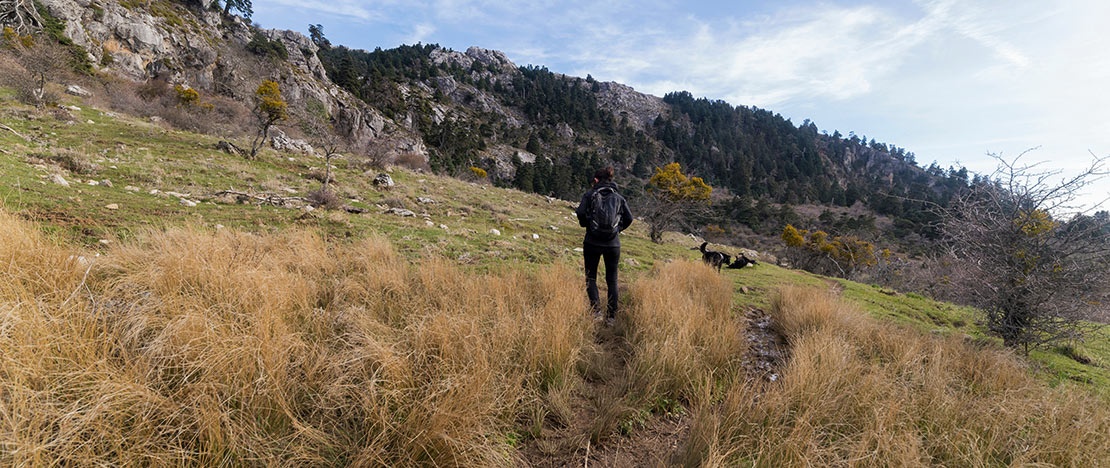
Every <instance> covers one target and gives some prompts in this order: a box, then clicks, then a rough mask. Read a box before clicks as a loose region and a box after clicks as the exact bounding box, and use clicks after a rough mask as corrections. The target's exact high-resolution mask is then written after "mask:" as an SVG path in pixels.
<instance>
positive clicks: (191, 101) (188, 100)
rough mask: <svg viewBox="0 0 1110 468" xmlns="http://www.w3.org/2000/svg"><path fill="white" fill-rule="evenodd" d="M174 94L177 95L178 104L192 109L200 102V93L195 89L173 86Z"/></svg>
mask: <svg viewBox="0 0 1110 468" xmlns="http://www.w3.org/2000/svg"><path fill="white" fill-rule="evenodd" d="M173 91H174V93H176V94H177V102H178V103H179V104H180V105H182V106H185V107H191V106H193V105H195V104H196V103H197V102H199V101H200V93H199V92H197V90H195V89H193V88H189V87H186V86H182V85H179V84H177V85H174V86H173Z"/></svg>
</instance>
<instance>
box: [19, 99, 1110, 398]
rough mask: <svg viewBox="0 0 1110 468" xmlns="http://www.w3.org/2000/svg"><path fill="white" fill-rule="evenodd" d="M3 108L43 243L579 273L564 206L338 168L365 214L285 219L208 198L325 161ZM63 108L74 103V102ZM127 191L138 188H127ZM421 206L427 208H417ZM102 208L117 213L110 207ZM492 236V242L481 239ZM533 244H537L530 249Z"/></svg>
mask: <svg viewBox="0 0 1110 468" xmlns="http://www.w3.org/2000/svg"><path fill="white" fill-rule="evenodd" d="M0 99H2V100H3V104H4V105H3V107H2V110H0V123H2V124H4V125H6V126H8V127H10V128H11V129H12V130H14V131H15V132H18V133H19V134H21V135H23V136H25V137H28V138H29V139H30V141H28V140H26V139H23V138H21V137H19V136H17V135H16V134H15V133H13V132H10V131H7V130H0V200H2V202H3V206H4V209H5V210H7V211H10V212H14V213H17V214H19V215H20V216H22V217H26V218H30V219H32V220H35V221H38V222H39V226H41V228H42V229H44V230H46V231H47V232H49V233H51V234H52V235H54V236H56V237H58V238H60V239H61V240H63V241H65V242H66V243H69V244H72V245H79V246H82V247H83V248H85V249H88V250H90V251H94V250H104V249H105V247H104V244H103V243H102V242H101V240H102V239H104V240H107V241H108V242H109V243H112V242H119V241H123V240H128V239H130V238H133V237H134V236H135V235H136V234H137V233H139V232H142V231H145V230H148V229H152V228H154V229H158V228H163V227H169V226H173V225H180V224H187V225H193V226H201V227H203V228H206V229H215V228H216V227H217V226H218V225H222V226H226V227H231V228H237V229H241V230H245V231H249V232H280V231H283V230H285V229H286V228H288V227H292V226H301V227H309V228H313V229H316V230H318V231H319V232H321V233H322V234H323V235H324V236H325V237H326V238H329V239H333V240H336V241H338V242H341V243H350V244H351V245H354V241H355V240H359V239H365V238H367V237H371V236H375V235H380V236H384V237H386V238H388V239H389V240H390V241H391V242H392V243H393V245H394V248H396V249H397V251H398V252H399V253H400V254H401V255H403V256H404V257H407V258H409V259H416V258H434V257H446V258H448V259H452V260H454V261H456V263H458V264H460V265H462V266H463V268H466V269H471V270H475V271H489V270H496V271H501V270H505V269H507V268H509V269H511V268H518V267H524V268H525V269H532V268H533V267H534V266H536V265H542V264H550V263H559V264H565V265H570V266H572V267H574V268H577V265H578V262H579V258H580V257H579V254H578V253H577V252H575V251H574V248H575V247H578V245H579V242H580V236H581V230H580V228H579V227H578V226H577V223H576V221H575V220H574V217H573V213H572V211H573V208H574V204H573V203H569V202H566V201H560V200H548V199H546V198H544V197H540V196H536V195H531V194H524V193H521V192H518V191H514V190H503V189H497V188H494V187H490V186H488V185H481V184H474V183H469V182H464V181H460V180H457V179H452V178H444V177H438V176H432V175H428V174H420V173H414V172H410V171H407V170H402V169H396V170H393V171H392V176H393V178H394V179H395V181H396V182H397V186H396V187H395V188H393V189H392V190H379V189H376V188H375V187H373V185H372V184H371V183H370V180H371V179H372V178H373V176H374V175H375V174H376V171H366V170H364V169H363V168H361V167H359V165H358V164H357V162H356V161H352V160H340V161H339V162H338V168H337V170H336V179H337V180H338V184H337V189H338V191H339V193H340V194H341V195H342V196H343V197H344V198H345V199H346V200H347V202H348V203H349V204H350V205H353V206H357V207H361V208H366V209H367V210H368V212H367V213H365V214H349V213H346V212H342V211H328V212H324V211H315V212H313V213H310V214H306V213H305V212H304V211H302V210H294V209H289V208H280V207H273V206H256V205H248V204H234V203H221V202H218V201H216V200H214V199H207V196H208V195H211V194H213V193H215V192H217V191H219V190H225V189H232V188H234V189H237V190H241V191H248V192H258V193H262V192H264V193H272V194H277V195H283V196H304V195H305V194H306V193H307V192H308V191H310V190H313V189H316V188H317V187H318V186H319V182H317V181H316V180H313V179H311V178H310V177H309V175H310V174H311V173H313V172H317V171H320V170H321V168H322V165H323V163H322V160H321V159H319V158H315V157H311V156H303V155H290V154H279V153H276V152H269V151H267V152H264V153H263V155H262V157H261V158H260V159H259V160H258V161H245V160H243V159H242V158H239V157H235V156H231V155H227V154H224V153H222V152H220V151H217V150H215V149H214V146H215V143H216V142H217V141H218V140H217V138H214V137H210V136H205V135H196V134H191V133H187V132H179V131H174V130H167V129H165V128H162V127H160V126H158V125H155V124H151V123H149V122H145V121H141V120H136V119H132V118H129V117H126V116H113V115H110V114H106V113H103V112H101V111H98V110H95V109H90V108H84V109H82V110H81V111H76V112H71V115H72V118H71V119H64V118H62V119H59V118H58V117H57V116H56V115H55V114H54V113H51V112H47V113H40V112H37V111H34V110H32V109H29V108H26V107H23V106H20V105H18V104H16V103H15V102H13V101H12V100H11V99H10V94H0ZM67 104H73V105H77V106H83V104H82V103H80V102H78V101H76V100H74V101H73V102H70V103H67ZM90 121H91V122H92V123H89V122H90ZM67 158H68V159H70V160H72V159H75V158H76V159H78V160H80V161H82V162H83V163H85V164H86V165H88V163H91V164H95V168H93V169H89V170H87V171H86V172H85V173H81V174H74V173H73V172H72V171H67V170H63V169H61V168H60V167H59V163H57V162H55V161H58V160H65V159H67ZM89 167H93V166H91V165H90V166H89ZM54 173H59V174H62V175H63V176H64V177H65V178H66V179H67V180H68V181H70V182H71V186H69V187H63V186H60V185H57V184H54V183H52V182H51V181H50V175H51V174H54ZM104 179H108V180H111V181H112V186H111V187H107V186H104V185H97V186H91V185H87V184H85V183H81V181H82V180H84V181H87V180H97V181H100V180H104ZM126 186H134V187H138V188H140V189H141V190H140V191H138V192H133V191H128V190H126V189H125V187H126ZM152 189H157V190H160V191H162V192H167V191H174V192H180V193H187V194H189V195H190V197H189V198H190V199H193V200H200V201H202V203H200V204H199V205H198V206H196V207H186V206H183V205H182V204H181V203H180V202H179V200H178V199H177V198H175V197H168V196H165V195H164V194H163V195H152V194H150V193H149V192H150V191H151V190H152ZM418 197H426V198H430V199H433V200H435V201H436V203H434V204H421V203H419V202H418V201H417V198H418ZM109 204H116V205H118V206H119V209H118V210H110V209H107V208H106V206H108V205H109ZM386 205H390V206H396V205H403V206H405V207H407V208H409V209H411V210H413V211H415V212H417V213H427V215H428V217H427V220H425V218H424V217H422V216H418V217H416V218H411V217H409V218H403V217H399V216H396V215H391V214H385V213H384V211H385V210H384V208H382V207H384V206H386ZM429 221H430V224H429ZM441 225H443V226H446V229H444V228H442V227H441ZM552 227H554V228H555V229H552ZM494 228H496V229H498V230H500V231H501V235H499V236H498V235H494V234H491V233H490V230H491V229H494ZM533 234H538V235H539V239H533V238H532V237H533V236H532V235H533ZM624 239H625V240H624V250H623V256H624V260H625V263H626V264H625V265H624V266H623V271H624V272H625V276H624V278H623V280H624V281H625V282H628V283H631V282H632V281H634V280H635V279H637V278H639V277H641V276H644V275H645V273H646V272H648V271H649V270H650V269H651V268H652V266H653V265H655V264H657V263H658V262H660V261H665V260H668V259H674V258H690V259H694V258H696V257H697V255H696V253H695V252H691V251H690V250H689V247H691V246H693V245H695V244H696V243H695V242H694V241H692V240H690V239H688V238H682V237H679V236H674V237H671V238H669V242H667V243H665V244H664V245H655V244H652V243H650V242H649V241H648V240H647V236H646V231H645V230H644V226H643V225H642V223H637V224H634V225H633V229H632V230H631V231H630V232H629V233H628V235H626V236H625V237H624ZM725 274H726V276H727V277H729V278H730V279H731V280H732V281H733V283H734V289H735V290H737V291H738V292H739V291H742V290H743V289H744V288H746V290H747V292H746V293H742V292H739V293H738V294H736V295H735V297H734V305H735V306H736V307H747V306H754V307H760V308H767V307H768V306H769V305H770V301H771V299H770V297H771V295H770V293H771V292H772V291H774V290H776V289H777V288H779V287H780V286H783V285H787V284H801V285H811V286H815V287H819V288H831V289H835V290H839V291H840V292H841V295H842V297H844V298H846V299H848V300H850V301H851V302H854V303H856V304H857V305H859V306H861V308H863V309H864V310H866V311H868V312H869V313H871V314H872V315H874V316H877V317H881V318H884V319H889V320H893V321H894V322H897V323H900V324H905V325H908V326H910V327H912V328H916V329H919V330H921V331H923V332H930V333H945V334H947V333H961V334H967V335H970V336H972V337H975V338H982V337H983V333H982V330H981V329H980V328H979V327H978V326H977V325H976V323H975V318H974V312H973V311H972V310H968V309H966V308H961V307H955V306H952V305H949V304H943V303H937V302H934V301H931V300H928V299H926V298H923V297H921V296H918V295H915V294H899V293H895V292H892V291H888V290H883V289H881V288H876V287H872V286H869V285H861V284H858V283H853V282H850V281H843V280H832V279H828V278H823V277H819V276H815V275H811V274H808V273H803V272H797V271H792V270H786V269H782V268H779V267H776V266H773V265H766V264H761V265H759V266H757V267H754V268H748V269H744V270H741V271H734V270H732V271H726V273H725ZM1079 353H1080V354H1082V355H1084V356H1087V357H1088V358H1090V359H1091V363H1090V364H1080V363H1078V362H1076V361H1075V360H1073V359H1070V358H1068V357H1066V356H1065V355H1064V354H1063V353H1062V352H1044V353H1037V354H1035V355H1034V356H1033V357H1034V360H1035V362H1037V363H1040V364H1041V365H1039V366H1036V367H1037V368H1038V369H1039V370H1040V371H1041V372H1039V374H1040V375H1042V376H1044V377H1045V378H1046V379H1047V380H1048V381H1050V382H1051V383H1053V384H1057V383H1061V382H1081V383H1086V384H1089V385H1088V386H1089V387H1090V388H1094V389H1106V388H1108V387H1110V385H1108V383H1110V372H1108V371H1107V369H1106V366H1108V365H1110V336H1108V335H1107V334H1105V333H1102V334H1100V335H1098V336H1097V337H1094V338H1092V339H1091V340H1089V341H1088V342H1087V343H1084V344H1083V345H1081V346H1080V347H1079Z"/></svg>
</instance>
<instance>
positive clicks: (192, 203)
mask: <svg viewBox="0 0 1110 468" xmlns="http://www.w3.org/2000/svg"><path fill="white" fill-rule="evenodd" d="M180 203H181V205H182V206H187V207H189V208H192V207H194V206H197V202H195V201H192V200H188V199H185V198H182V199H181V200H180Z"/></svg>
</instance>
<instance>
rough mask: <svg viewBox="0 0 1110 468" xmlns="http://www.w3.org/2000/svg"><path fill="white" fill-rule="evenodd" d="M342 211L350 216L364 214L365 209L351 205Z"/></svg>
mask: <svg viewBox="0 0 1110 468" xmlns="http://www.w3.org/2000/svg"><path fill="white" fill-rule="evenodd" d="M343 211H346V212H348V213H351V214H362V213H365V212H366V210H365V209H362V208H359V207H357V206H351V205H346V206H344V207H343Z"/></svg>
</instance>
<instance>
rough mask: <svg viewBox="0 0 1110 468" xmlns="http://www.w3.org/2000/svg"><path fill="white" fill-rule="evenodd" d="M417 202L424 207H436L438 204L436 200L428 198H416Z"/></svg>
mask: <svg viewBox="0 0 1110 468" xmlns="http://www.w3.org/2000/svg"><path fill="white" fill-rule="evenodd" d="M416 202H417V203H421V204H424V205H434V204H435V203H436V201H435V200H432V199H431V198H427V197H416Z"/></svg>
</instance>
